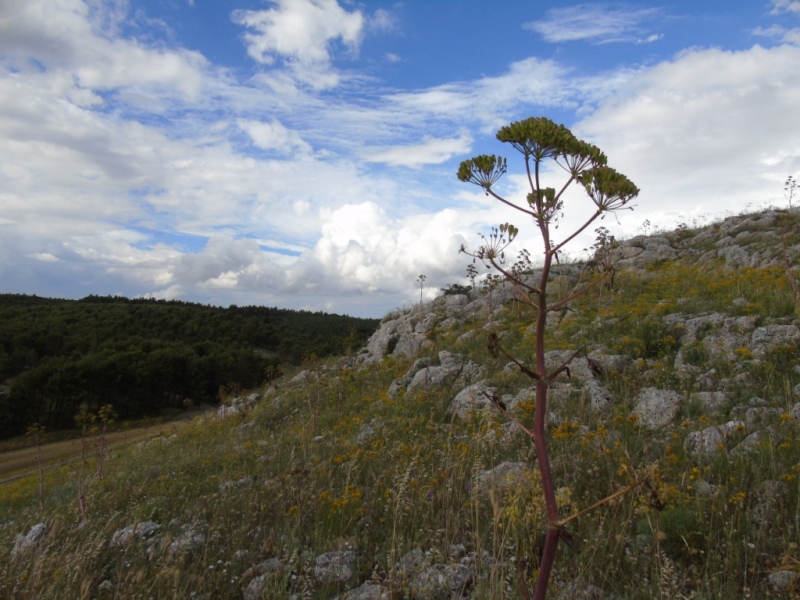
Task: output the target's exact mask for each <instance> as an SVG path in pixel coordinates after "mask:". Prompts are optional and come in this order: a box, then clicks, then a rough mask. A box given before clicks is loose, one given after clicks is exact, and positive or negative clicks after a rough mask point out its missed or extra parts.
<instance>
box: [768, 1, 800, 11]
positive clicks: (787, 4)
mask: <svg viewBox="0 0 800 600" xmlns="http://www.w3.org/2000/svg"><path fill="white" fill-rule="evenodd" d="M783 12H793V13H797V14H800V1H798V0H772V14H780V13H783Z"/></svg>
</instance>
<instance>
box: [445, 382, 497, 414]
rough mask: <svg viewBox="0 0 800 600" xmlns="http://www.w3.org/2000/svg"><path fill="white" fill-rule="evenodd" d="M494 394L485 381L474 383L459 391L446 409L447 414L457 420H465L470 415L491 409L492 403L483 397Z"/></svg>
mask: <svg viewBox="0 0 800 600" xmlns="http://www.w3.org/2000/svg"><path fill="white" fill-rule="evenodd" d="M484 392H485V393H487V394H490V395H491V394H494V393H495V390H494V388H491V387H489V386H488V385H487V384H486V382H485V381H479V382H478V383H474V384H472V385H470V386H468V387H466V388H464V389H463V390H461V391H460V392H459V393H458V394H457V395H456V397H455V398H453V400H452V402H450V406H448V407H447V413H448V414H450V415H453V416H454V417H456V418H458V419H466V418H467V417H469V415H470V413H472V412H477V411H480V410H484V409H487V408H491V407H492V402H491V401H490V400H489V399H488V398H487V397H486V396H485V395H484Z"/></svg>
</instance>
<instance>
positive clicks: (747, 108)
mask: <svg viewBox="0 0 800 600" xmlns="http://www.w3.org/2000/svg"><path fill="white" fill-rule="evenodd" d="M798 102H800V49H798V48H795V47H792V46H780V47H776V48H770V49H765V48H761V47H759V46H755V47H753V48H751V49H749V50H744V51H739V52H728V51H723V50H719V49H695V50H691V51H687V52H684V53H682V54H680V55H679V56H677V57H676V58H675V59H674V60H672V61H667V62H663V63H661V64H659V65H657V66H655V67H653V68H652V69H650V70H648V71H645V72H643V73H641V74H639V75H638V76H637V77H635V78H634V79H633V80H631V82H630V83H629V84H628V85H627V86H626V87H625V88H623V89H622V90H620V92H619V93H618V94H617V95H615V96H613V97H611V98H609V99H608V100H606V101H605V102H604V103H603V104H602V106H601V107H600V109H599V110H597V111H596V112H595V113H593V114H591V115H590V116H588V117H587V118H585V119H584V120H583V121H582V122H580V123H579V124H578V125H576V126H575V127H574V131H575V132H576V133H579V134H580V135H581V136H583V137H586V138H588V139H589V140H591V141H592V142H593V143H596V144H597V145H599V146H600V147H601V148H602V149H603V150H604V151H605V152H606V153H607V154H608V156H609V163H610V164H612V165H613V166H615V167H617V168H619V170H621V171H622V172H624V173H625V174H626V175H628V176H629V177H630V178H631V179H632V180H633V181H634V182H635V183H636V184H637V185H638V186H639V187H640V188H641V189H642V193H641V195H640V197H639V199H638V201H637V203H638V205H639V208H638V209H637V212H636V216H635V217H631V219H636V220H637V221H638V222H641V219H643V218H645V216H644V215H654V216H655V218H654V217H650V220H651V221H652V222H654V223H655V222H659V223H662V224H663V225H664V226H668V225H669V224H674V223H676V222H677V221H678V218H679V216H680V215H684V216H687V217H688V216H692V217H698V216H699V215H701V214H704V213H705V214H707V213H709V212H711V211H713V207H714V206H715V201H716V200H718V199H720V198H724V199H725V205H726V206H727V207H728V208H729V209H731V210H741V209H743V208H744V207H745V206H746V205H747V204H748V203H752V202H756V203H758V202H759V200H762V201H764V202H767V201H769V200H771V199H777V197H778V196H779V195H780V189H781V188H780V182H782V181H783V180H784V179H785V178H786V174H787V173H796V172H797V171H798V170H800V141H798V140H800V114H798V113H797V111H796V110H794V109H793V107H794V106H796V105H797V103H798ZM787 132H795V133H794V134H792V135H787ZM626 219H628V217H626Z"/></svg>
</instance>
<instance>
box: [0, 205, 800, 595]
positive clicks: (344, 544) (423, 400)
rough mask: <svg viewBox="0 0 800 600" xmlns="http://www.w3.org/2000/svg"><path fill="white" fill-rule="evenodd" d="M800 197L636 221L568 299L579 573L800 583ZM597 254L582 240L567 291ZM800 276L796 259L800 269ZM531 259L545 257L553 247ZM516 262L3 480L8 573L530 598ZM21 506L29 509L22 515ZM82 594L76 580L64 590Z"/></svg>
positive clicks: (586, 590) (742, 586) (642, 586)
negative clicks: (52, 463)
mask: <svg viewBox="0 0 800 600" xmlns="http://www.w3.org/2000/svg"><path fill="white" fill-rule="evenodd" d="M798 220H800V214H798V213H796V212H791V213H790V212H788V211H777V210H775V211H768V212H763V213H759V214H752V215H741V216H737V217H731V218H729V219H726V220H725V221H722V222H720V223H715V224H713V225H709V226H707V227H704V228H700V229H689V228H685V227H681V228H679V229H678V230H676V231H672V232H666V233H659V234H655V235H650V236H640V237H637V238H634V239H631V240H627V241H625V242H624V243H621V244H620V245H619V247H617V248H616V249H614V251H613V257H612V258H613V260H612V262H613V263H614V264H615V268H616V275H615V278H614V285H613V287H602V288H601V287H597V288H594V289H593V290H592V291H591V292H590V293H588V294H586V295H584V296H582V297H581V298H579V299H576V300H575V301H574V302H572V303H571V305H570V306H569V307H567V308H566V310H563V311H561V312H559V313H554V314H552V315H551V316H549V317H548V331H547V338H546V342H547V343H546V345H547V348H548V352H547V362H548V364H549V365H557V364H560V363H561V362H563V361H564V360H565V359H566V358H567V357H568V356H570V355H571V354H573V353H574V352H575V350H578V349H580V352H579V353H578V355H577V357H576V358H575V360H574V361H573V363H572V364H571V366H570V369H569V373H568V374H567V373H565V374H563V375H561V376H559V378H558V380H557V381H556V382H555V383H554V384H553V385H552V387H551V389H550V404H549V407H548V409H549V410H548V414H547V421H548V424H549V443H550V448H551V453H552V461H553V471H554V473H555V477H556V480H557V485H558V488H559V489H558V499H559V504H560V506H561V507H562V512H563V514H564V515H569V514H573V513H577V512H578V511H580V510H582V509H584V508H586V507H588V506H591V505H592V504H594V503H596V502H598V501H600V500H602V499H604V498H606V497H607V496H609V495H610V494H612V493H614V492H616V491H618V490H621V489H624V488H626V487H628V486H631V485H633V487H632V489H631V490H630V491H629V492H628V493H626V494H624V495H622V496H620V497H619V498H617V499H616V500H615V501H613V502H610V503H608V504H605V505H603V506H601V507H600V508H598V509H596V510H593V511H591V512H589V513H587V514H585V515H583V516H581V517H580V518H579V519H576V520H574V521H572V522H571V523H570V524H569V525H568V526H567V528H568V530H569V532H570V534H571V536H572V539H573V540H574V543H573V544H571V545H570V547H567V546H564V547H561V548H560V550H559V555H558V557H557V560H556V571H555V574H554V579H553V582H552V585H551V590H552V596H553V597H558V598H653V597H670V598H672V597H675V598H678V597H683V598H706V597H708V598H711V597H722V596H725V595H729V596H731V597H759V598H762V597H797V594H798V592H799V591H800V573H799V572H798V566H799V565H800V548H798V542H797V540H799V539H800V520H798V517H797V515H798V514H800V498H799V489H798V475H800V436H798V428H799V427H800V402H799V400H800V368H798V349H800V319H798V318H797V307H796V304H795V297H794V294H793V277H794V276H793V275H791V276H790V275H789V274H788V272H787V265H789V267H791V266H792V265H796V264H797V263H798V262H800V233H798V227H797V224H798ZM594 269H595V267H594V264H593V262H589V263H574V264H567V265H561V266H559V267H558V269H557V272H556V273H554V274H553V280H552V282H551V284H550V290H552V291H553V293H555V294H568V293H569V291H570V290H573V289H575V287H576V286H578V285H580V284H581V282H586V281H588V280H589V278H590V277H592V276H593V274H594V272H595V271H594ZM797 275H798V276H800V270H799V271H798V273H797ZM531 276H532V277H535V276H536V273H531ZM532 323H533V320H532V315H531V313H530V311H529V309H527V308H526V307H525V305H524V304H522V303H520V302H519V301H518V299H517V297H516V296H515V292H514V290H513V289H511V288H510V287H508V286H499V287H496V288H494V289H492V290H491V291H489V290H481V289H480V286H479V287H478V289H476V290H474V291H473V292H471V293H470V294H462V295H458V294H451V295H445V296H441V297H439V298H437V299H435V300H433V301H432V302H429V303H426V304H422V305H418V306H414V307H411V308H408V309H404V310H398V311H395V312H394V313H392V314H390V315H387V316H386V317H385V318H384V319H383V321H382V323H381V326H380V328H379V329H378V331H377V332H376V333H375V334H374V335H373V337H372V338H371V339H370V341H369V343H368V345H367V347H366V348H364V349H363V350H362V352H361V353H360V354H358V355H356V356H352V357H342V358H339V359H336V360H328V361H324V362H323V361H320V362H317V363H314V364H309V365H305V367H304V368H303V370H301V371H299V372H296V373H292V374H289V375H287V376H286V377H284V378H283V379H282V380H279V381H277V382H275V383H274V384H273V385H272V386H271V387H269V388H268V389H266V390H259V391H257V392H254V393H252V394H250V395H247V396H243V397H241V398H234V399H232V400H231V402H230V403H229V405H226V406H222V407H220V410H219V412H218V415H217V417H216V418H215V419H213V420H210V421H198V422H196V423H194V424H193V425H192V426H190V427H189V428H187V429H185V430H183V431H179V432H176V433H175V435H174V436H171V437H170V438H163V439H161V438H159V439H156V440H153V441H152V442H150V443H148V444H145V445H142V447H140V448H135V449H130V450H129V451H120V452H117V453H116V454H114V455H113V456H112V457H110V458H109V459H108V462H107V464H106V466H105V473H106V478H105V479H102V480H98V479H94V478H93V477H92V478H90V477H89V475H88V474H89V473H91V472H92V471H91V470H86V471H85V472H84V475H83V479H81V481H82V485H83V489H84V495H85V497H84V500H83V506H84V507H85V511H82V510H81V509H80V505H79V503H78V502H77V501H76V489H77V482H78V480H79V479H80V478H81V476H80V474H79V473H80V471H79V469H78V468H77V467H73V468H71V469H65V470H64V471H62V472H59V473H54V474H52V475H51V476H50V478H49V479H48V480H46V481H45V490H46V498H45V503H44V508H43V509H40V508H39V504H38V496H37V491H36V489H37V488H36V480H35V478H31V479H30V480H29V481H28V482H27V483H25V482H21V483H19V484H15V485H14V486H4V487H1V488H0V511H1V513H0V514H2V515H4V516H3V517H0V596H3V595H7V596H8V597H14V598H27V597H30V598H33V597H36V598H56V597H63V595H64V594H65V593H68V594H69V595H70V597H82V596H84V597H97V598H105V597H108V598H134V597H158V598H160V597H205V598H248V599H255V598H284V597H290V598H298V599H299V598H324V599H331V598H340V599H345V598H347V599H350V600H353V599H372V598H375V599H379V598H415V599H434V598H519V597H522V596H521V595H520V592H519V585H520V584H521V583H520V582H527V583H528V584H529V583H530V582H532V581H533V579H534V578H535V576H536V565H537V564H538V552H539V546H540V543H541V536H542V532H543V531H544V527H545V524H546V523H545V516H544V505H543V501H542V498H541V484H540V482H539V480H538V475H537V472H536V470H535V457H534V455H533V451H532V447H531V444H530V441H529V439H528V438H527V436H526V435H525V434H524V433H523V432H522V431H520V429H519V427H517V426H516V425H515V424H514V423H513V422H511V421H510V420H509V419H507V418H505V417H503V416H502V415H500V414H499V413H498V411H497V409H496V408H494V407H493V406H492V405H491V404H490V403H489V402H488V400H487V396H486V394H493V395H496V396H498V397H499V398H501V399H502V402H503V403H504V404H505V406H506V407H507V408H508V410H509V413H510V414H511V415H512V416H513V417H514V418H515V419H518V420H519V421H520V422H522V423H529V422H530V421H531V419H532V415H533V414H534V412H535V410H536V406H535V403H534V400H533V397H532V393H531V390H530V381H529V380H528V379H527V378H526V377H525V376H524V375H522V374H521V373H520V372H519V371H520V370H519V368H518V367H517V366H516V365H514V364H513V363H509V362H507V361H506V360H500V359H496V358H493V357H492V356H491V355H490V354H489V353H488V352H487V350H486V346H485V345H486V337H487V333H488V331H490V330H491V331H492V332H494V333H496V334H497V335H498V336H500V338H501V339H502V340H503V344H504V346H505V347H507V348H509V349H510V351H511V352H512V353H513V354H514V355H515V356H516V357H517V358H518V359H519V360H520V361H523V362H526V361H531V360H532V358H533V357H532V356H531V352H532V340H533V335H534V331H533V328H532V326H531V325H532ZM6 515H8V516H6ZM59 594H60V595H59Z"/></svg>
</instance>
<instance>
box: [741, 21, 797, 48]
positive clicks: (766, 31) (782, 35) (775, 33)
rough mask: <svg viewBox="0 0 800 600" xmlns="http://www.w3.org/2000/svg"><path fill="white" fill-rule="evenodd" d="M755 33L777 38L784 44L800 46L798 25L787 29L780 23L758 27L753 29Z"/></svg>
mask: <svg viewBox="0 0 800 600" xmlns="http://www.w3.org/2000/svg"><path fill="white" fill-rule="evenodd" d="M753 35H757V36H761V37H770V38H775V39H777V40H778V41H780V42H782V43H784V44H794V45H796V46H800V28H797V27H795V28H794V29H786V28H785V27H781V26H780V25H772V26H770V27H756V28H755V29H754V30H753Z"/></svg>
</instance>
